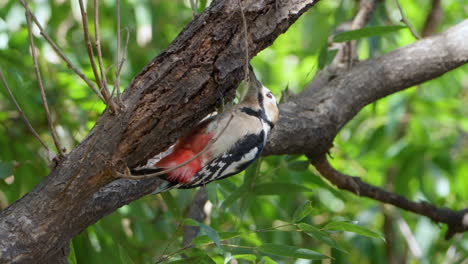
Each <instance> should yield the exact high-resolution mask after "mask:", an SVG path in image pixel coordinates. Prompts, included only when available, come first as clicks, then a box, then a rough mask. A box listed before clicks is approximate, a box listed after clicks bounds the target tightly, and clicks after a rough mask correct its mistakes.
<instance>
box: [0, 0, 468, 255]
mask: <svg viewBox="0 0 468 264" xmlns="http://www.w3.org/2000/svg"><path fill="white" fill-rule="evenodd" d="M315 2H316V1H313V0H302V1H299V0H297V1H296V0H291V1H275V0H248V1H247V0H246V1H242V3H243V6H244V10H245V12H246V14H245V15H246V19H247V23H248V25H249V34H250V36H251V38H250V39H249V40H248V41H249V48H250V49H249V51H250V54H249V56H250V57H252V56H254V55H255V54H256V53H258V52H259V51H260V50H261V49H263V48H265V47H267V46H269V45H270V44H271V43H272V41H273V40H274V39H275V38H276V37H277V36H278V35H279V34H281V33H282V32H284V31H285V30H286V29H287V28H288V27H289V26H290V25H291V24H292V23H293V22H294V21H295V20H296V19H297V18H298V17H299V16H300V15H301V14H302V13H303V12H305V11H306V10H307V9H308V8H310V7H311V6H313V4H315ZM238 10H239V7H238V1H237V0H226V1H215V2H214V3H213V4H212V6H210V7H209V8H208V9H207V10H206V11H204V12H203V13H202V14H200V16H198V17H197V18H196V19H195V20H194V21H192V22H191V23H190V24H189V25H187V27H186V28H185V29H184V30H183V31H182V33H181V34H180V35H179V36H178V37H177V39H176V40H175V41H174V42H173V43H172V44H171V45H170V47H169V48H168V49H167V50H166V51H165V52H163V53H162V54H160V55H159V56H158V57H156V58H155V59H154V60H153V61H151V62H150V63H149V64H148V65H147V67H146V68H145V69H144V70H143V71H142V72H141V73H140V74H139V75H138V76H137V77H136V78H135V79H134V81H133V82H132V84H131V85H130V87H129V88H128V89H127V90H126V92H125V93H124V95H123V100H124V104H125V106H126V109H125V110H124V111H123V112H122V113H119V114H117V115H111V114H110V113H109V112H108V111H106V112H104V113H103V115H102V116H101V117H100V118H99V120H98V122H97V123H96V126H95V127H94V128H93V130H92V131H91V132H90V133H89V135H88V136H87V138H86V139H85V140H84V141H83V142H82V143H81V144H80V145H79V146H78V147H77V148H76V149H74V150H73V151H72V152H71V153H70V154H69V155H68V156H67V157H66V158H65V159H64V160H62V162H61V163H60V164H59V165H58V167H57V168H55V169H54V170H53V171H52V172H51V173H50V175H49V176H48V177H47V178H46V179H45V180H44V181H43V182H42V183H40V184H39V185H38V186H37V187H36V188H35V189H34V190H32V191H31V192H30V193H28V194H27V195H25V196H24V197H23V198H21V199H20V200H18V201H17V202H16V203H14V204H12V205H11V206H10V207H8V208H7V209H5V210H3V211H2V212H1V213H0V262H15V263H25V262H35V263H40V262H44V263H45V262H48V263H55V262H58V261H63V260H64V255H66V254H64V253H63V252H67V247H68V241H69V240H70V239H71V238H72V237H73V236H75V235H76V234H78V233H79V232H80V231H82V230H83V229H84V228H86V227H87V226H89V225H91V224H93V223H94V222H96V221H97V220H99V219H100V218H102V217H103V216H105V215H106V214H108V213H110V212H112V211H114V210H115V209H117V208H119V207H120V206H122V205H125V204H127V203H129V202H131V201H133V200H135V199H138V198H140V197H142V196H144V195H146V194H148V193H150V192H151V191H152V190H154V189H155V188H157V187H158V186H159V184H160V183H161V180H159V179H147V180H139V181H136V180H125V179H119V180H116V179H115V178H114V177H113V172H114V171H116V170H117V171H122V170H123V168H124V166H126V165H128V166H130V167H133V166H136V165H138V164H140V163H141V162H142V161H144V160H146V159H147V158H148V157H150V156H152V155H154V154H157V153H158V152H160V151H162V150H164V149H165V148H167V147H168V146H169V145H170V144H171V143H173V142H174V141H175V140H176V139H177V138H178V137H180V136H181V135H183V134H184V133H186V132H188V131H189V130H190V128H191V127H192V126H193V125H194V124H196V122H197V121H198V120H200V119H201V118H202V117H203V116H205V115H206V114H207V113H209V112H210V111H212V110H213V109H214V107H215V106H216V104H217V103H218V102H219V99H220V97H221V96H223V97H227V98H232V95H233V92H234V90H235V87H236V86H237V85H238V83H239V81H240V80H241V79H242V76H243V74H242V67H243V63H244V62H243V58H244V49H243V45H242V43H243V42H242V39H241V38H242V36H243V33H242V22H241V20H240V15H239V12H238ZM467 38H468V21H465V22H462V23H461V24H459V25H457V26H455V27H453V28H452V29H450V30H448V31H447V32H445V33H443V34H441V35H438V36H434V37H432V38H429V39H424V40H421V41H418V42H416V43H414V44H413V45H410V46H407V47H404V48H400V49H398V50H396V51H394V52H391V53H389V54H386V55H384V56H382V57H379V58H375V59H370V60H367V61H364V62H361V63H359V64H358V65H357V66H355V67H353V68H352V69H350V70H349V71H346V72H342V73H339V74H338V75H336V73H330V74H329V73H326V72H324V73H322V74H320V75H319V76H318V77H317V78H316V80H315V81H314V82H313V83H312V84H311V86H310V87H308V88H307V89H306V90H305V91H304V92H303V93H302V94H301V96H300V97H296V98H293V99H292V100H291V101H289V102H286V103H285V104H283V105H281V120H280V123H279V125H278V126H277V127H276V128H275V130H274V132H273V133H272V135H271V137H270V139H269V144H268V147H267V149H266V152H265V154H267V155H271V154H286V153H288V154H292V153H306V154H308V155H314V154H321V153H324V152H326V151H327V150H328V149H329V147H330V146H331V143H332V141H333V138H334V137H335V135H336V133H337V132H338V131H339V129H341V128H342V127H343V126H344V125H345V124H346V122H347V121H349V120H350V119H351V118H352V117H353V116H354V115H355V114H356V113H357V112H358V111H359V110H360V109H361V108H362V107H363V106H365V105H366V104H368V103H370V102H373V101H375V100H378V99H379V98H382V97H384V96H386V95H388V94H391V93H395V92H397V91H400V90H402V89H405V88H407V87H410V86H412V85H415V84H418V83H421V82H424V81H427V80H430V79H432V78H435V77H437V76H440V75H441V74H444V73H445V72H447V71H450V70H451V69H454V68H456V67H459V66H461V65H463V64H465V63H466V62H468V46H467V45H465V40H466V39H467ZM291 135H293V136H291ZM146 146H152V148H151V149H150V148H147V147H146Z"/></svg>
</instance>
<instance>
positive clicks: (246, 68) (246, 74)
mask: <svg viewBox="0 0 468 264" xmlns="http://www.w3.org/2000/svg"><path fill="white" fill-rule="evenodd" d="M237 3H238V4H239V9H240V13H241V19H242V26H243V27H244V47H245V65H244V91H245V90H246V87H248V85H249V83H250V80H249V41H248V37H249V35H248V31H247V20H246V19H245V14H244V8H243V7H242V3H241V0H237ZM250 87H256V86H255V85H252V86H250Z"/></svg>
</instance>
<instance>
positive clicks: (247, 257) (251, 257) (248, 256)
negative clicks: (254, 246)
mask: <svg viewBox="0 0 468 264" xmlns="http://www.w3.org/2000/svg"><path fill="white" fill-rule="evenodd" d="M232 258H235V259H245V260H247V261H252V262H254V263H255V260H257V256H255V255H254V254H239V255H233V256H232Z"/></svg>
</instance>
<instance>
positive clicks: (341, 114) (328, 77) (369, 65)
mask: <svg viewBox="0 0 468 264" xmlns="http://www.w3.org/2000/svg"><path fill="white" fill-rule="evenodd" d="M466 38H468V20H465V21H463V22H461V23H460V24H458V25H456V26H454V27H452V28H451V29H449V30H447V31H445V32H444V33H442V34H439V35H435V36H432V37H429V38H426V39H422V40H419V41H416V42H415V43H413V44H411V45H408V46H406V47H402V48H399V49H396V50H394V51H392V52H389V53H387V54H385V55H383V56H380V57H377V58H372V59H368V60H365V61H361V62H359V63H357V64H356V65H355V66H354V67H353V68H351V69H349V70H346V71H342V72H331V71H328V70H324V71H322V72H320V73H318V74H317V75H316V77H315V79H314V80H313V81H312V82H311V83H310V85H309V86H308V87H307V88H306V89H305V90H304V92H303V93H301V94H300V95H298V96H297V97H296V98H293V99H291V100H290V101H289V102H286V103H284V104H282V105H281V106H280V110H281V112H280V113H281V114H280V121H279V124H277V125H276V126H275V129H273V130H272V133H271V135H270V136H269V141H268V145H267V147H266V149H265V151H264V154H265V155H281V154H303V153H324V152H326V151H327V150H328V149H329V148H330V146H331V144H332V141H333V139H334V138H335V136H336V134H337V133H338V131H339V130H340V129H341V128H342V127H343V126H344V125H345V124H346V123H347V122H348V121H349V120H351V119H352V118H353V117H354V116H355V115H356V114H357V113H358V112H359V111H360V110H361V109H362V108H363V107H364V106H366V105H367V104H369V103H371V102H375V101H377V100H378V99H380V98H382V97H385V96H387V95H390V94H393V93H396V92H399V91H401V90H404V89H407V88H409V87H412V86H413V85H417V84H420V83H423V82H425V81H428V80H431V79H434V78H437V77H439V76H441V75H442V74H444V73H446V72H448V71H450V70H452V69H455V68H457V67H460V66H462V65H464V64H466V63H467V62H468V45H466V43H465V41H466Z"/></svg>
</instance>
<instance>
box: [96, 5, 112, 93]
mask: <svg viewBox="0 0 468 264" xmlns="http://www.w3.org/2000/svg"><path fill="white" fill-rule="evenodd" d="M94 35H95V38H96V51H97V57H98V63H99V71H100V72H101V81H102V88H101V89H105V90H107V93H109V88H108V87H107V79H106V72H105V70H104V64H103V62H102V50H101V34H100V33H99V3H98V0H94Z"/></svg>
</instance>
